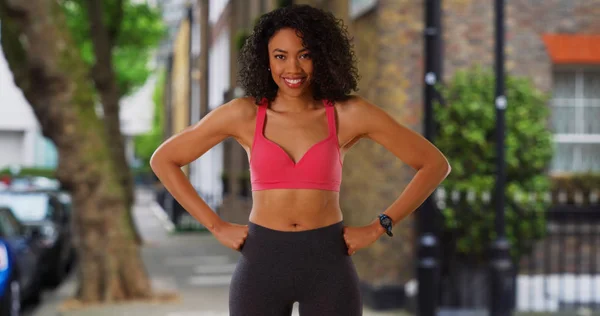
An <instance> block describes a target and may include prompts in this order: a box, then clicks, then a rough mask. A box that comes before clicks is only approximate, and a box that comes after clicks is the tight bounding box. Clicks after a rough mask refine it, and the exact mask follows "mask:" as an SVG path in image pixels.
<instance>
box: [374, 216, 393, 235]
mask: <svg viewBox="0 0 600 316" xmlns="http://www.w3.org/2000/svg"><path fill="white" fill-rule="evenodd" d="M378 216H379V224H381V226H382V227H383V228H385V233H386V234H387V235H388V236H390V237H392V236H394V234H392V219H391V218H390V217H389V216H387V215H385V214H383V213H382V214H379V215H378Z"/></svg>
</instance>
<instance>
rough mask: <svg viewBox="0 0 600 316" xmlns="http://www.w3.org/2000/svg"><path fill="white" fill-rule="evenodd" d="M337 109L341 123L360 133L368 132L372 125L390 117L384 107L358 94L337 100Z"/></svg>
mask: <svg viewBox="0 0 600 316" xmlns="http://www.w3.org/2000/svg"><path fill="white" fill-rule="evenodd" d="M336 110H337V112H338V116H339V119H340V124H341V125H344V126H346V127H347V128H351V129H352V130H353V132H354V133H356V134H358V135H363V134H366V133H367V132H368V131H369V129H370V126H371V125H373V124H376V123H377V122H378V121H379V122H380V121H381V120H382V119H385V118H389V115H388V114H387V113H386V112H385V111H384V110H383V109H381V108H379V107H378V106H376V105H374V104H373V103H371V102H370V101H369V100H367V99H365V98H363V97H361V96H358V95H351V96H350V97H348V98H347V99H345V100H343V101H338V102H336Z"/></svg>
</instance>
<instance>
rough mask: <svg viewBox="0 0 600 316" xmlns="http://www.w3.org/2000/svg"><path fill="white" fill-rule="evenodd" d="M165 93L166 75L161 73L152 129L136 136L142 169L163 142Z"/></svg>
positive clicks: (155, 91) (156, 92)
mask: <svg viewBox="0 0 600 316" xmlns="http://www.w3.org/2000/svg"><path fill="white" fill-rule="evenodd" d="M164 91H165V73H164V72H161V73H160V76H159V79H158V80H157V82H156V87H155V89H154V95H153V96H152V100H153V102H154V119H153V120H152V129H151V130H150V131H149V132H148V133H146V134H144V135H139V136H136V137H135V139H134V143H135V154H136V156H137V157H138V158H139V159H141V160H142V167H147V166H149V165H150V157H152V154H153V153H154V151H155V150H156V148H158V146H159V145H160V144H161V143H162V141H163V131H164V128H165V127H164V124H165V117H164V116H165V110H164V109H165V108H164Z"/></svg>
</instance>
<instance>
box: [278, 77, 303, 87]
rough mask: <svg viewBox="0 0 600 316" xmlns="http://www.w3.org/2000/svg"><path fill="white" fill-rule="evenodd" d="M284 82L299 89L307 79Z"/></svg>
mask: <svg viewBox="0 0 600 316" xmlns="http://www.w3.org/2000/svg"><path fill="white" fill-rule="evenodd" d="M283 82H285V84H286V85H287V86H288V87H290V88H292V89H295V88H299V87H300V86H302V84H304V82H306V77H303V78H283Z"/></svg>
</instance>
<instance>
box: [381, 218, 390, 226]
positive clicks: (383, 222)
mask: <svg viewBox="0 0 600 316" xmlns="http://www.w3.org/2000/svg"><path fill="white" fill-rule="evenodd" d="M381 224H383V225H386V226H387V225H391V224H392V220H391V219H389V218H387V217H386V218H384V219H382V220H381Z"/></svg>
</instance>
